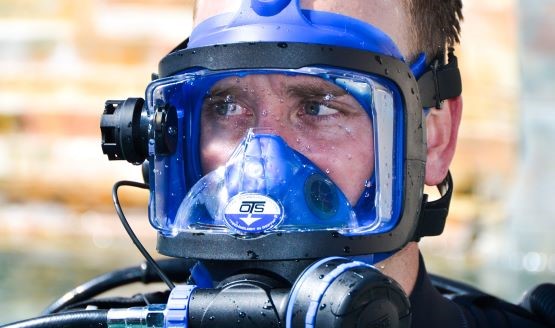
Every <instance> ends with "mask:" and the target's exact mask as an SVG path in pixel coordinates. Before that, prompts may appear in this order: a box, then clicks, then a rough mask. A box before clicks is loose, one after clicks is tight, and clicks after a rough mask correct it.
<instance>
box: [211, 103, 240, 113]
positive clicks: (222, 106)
mask: <svg viewBox="0 0 555 328" xmlns="http://www.w3.org/2000/svg"><path fill="white" fill-rule="evenodd" d="M212 108H213V109H214V111H215V112H216V114H218V115H220V116H235V115H241V114H243V113H244V112H245V109H244V108H243V107H242V106H241V105H239V104H236V103H230V102H221V103H216V104H214V105H213V106H212Z"/></svg>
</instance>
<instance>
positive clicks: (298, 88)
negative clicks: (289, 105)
mask: <svg viewBox="0 0 555 328" xmlns="http://www.w3.org/2000/svg"><path fill="white" fill-rule="evenodd" d="M286 92H287V94H288V95H293V96H298V97H315V98H318V97H324V96H326V95H329V94H331V95H333V96H334V97H339V96H343V95H345V94H347V92H346V91H345V90H344V89H342V88H340V87H338V86H336V85H333V84H328V83H319V84H295V85H290V86H288V87H287V90H286Z"/></svg>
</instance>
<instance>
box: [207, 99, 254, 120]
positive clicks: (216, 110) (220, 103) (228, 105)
mask: <svg viewBox="0 0 555 328" xmlns="http://www.w3.org/2000/svg"><path fill="white" fill-rule="evenodd" d="M203 110H205V111H206V110H209V111H210V112H212V114H215V115H216V116H218V117H230V116H238V115H243V114H247V113H248V111H247V109H246V108H245V107H244V106H242V105H241V104H240V103H239V102H238V101H236V100H235V97H233V96H231V95H228V96H225V97H219V96H218V97H210V98H209V99H207V100H206V101H205V104H204V109H203Z"/></svg>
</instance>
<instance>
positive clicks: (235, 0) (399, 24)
mask: <svg viewBox="0 0 555 328" xmlns="http://www.w3.org/2000/svg"><path fill="white" fill-rule="evenodd" d="M292 1H295V0H292ZM407 2H408V1H407V0H341V1H333V0H301V6H302V8H305V9H312V10H320V11H329V12H334V13H338V14H342V15H346V16H351V17H354V18H356V19H359V20H362V21H365V22H367V23H369V24H372V25H374V26H376V27H377V28H379V29H380V30H382V31H383V32H385V33H386V34H387V35H389V36H390V37H391V38H392V39H393V41H394V42H395V43H396V44H397V46H398V47H399V50H400V51H401V53H402V54H403V55H404V56H405V57H408V55H409V54H410V51H409V49H410V40H411V33H410V31H411V30H412V29H411V28H410V24H411V20H410V15H409V10H408V9H407ZM240 4H241V0H219V1H214V0H196V2H195V25H196V24H198V23H200V22H202V21H203V20H205V19H207V18H209V17H211V16H214V15H218V14H221V13H226V12H234V11H237V9H238V8H239V6H240Z"/></svg>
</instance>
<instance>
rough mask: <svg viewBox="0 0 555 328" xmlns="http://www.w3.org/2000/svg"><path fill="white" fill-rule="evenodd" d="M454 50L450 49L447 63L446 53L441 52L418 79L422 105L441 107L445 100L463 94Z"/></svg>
mask: <svg viewBox="0 0 555 328" xmlns="http://www.w3.org/2000/svg"><path fill="white" fill-rule="evenodd" d="M454 51H455V49H453V48H449V49H448V54H447V64H443V63H444V53H441V54H439V55H438V56H437V57H436V58H435V59H434V60H433V61H432V63H431V65H430V68H429V69H428V71H426V72H425V73H424V74H423V75H422V76H421V77H420V79H418V87H419V89H420V99H421V101H422V107H425V108H428V107H435V108H437V109H441V103H442V101H443V100H445V99H449V98H453V97H457V96H460V95H461V93H462V81H461V73H460V71H459V67H458V60H457V56H455V53H454Z"/></svg>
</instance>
